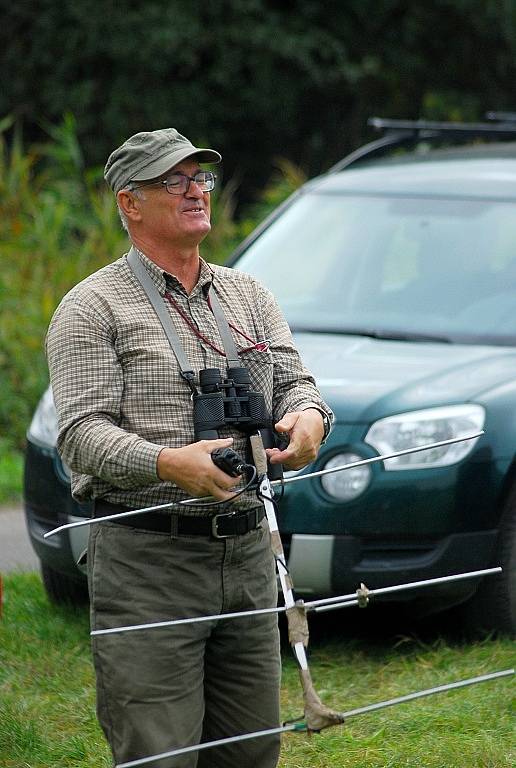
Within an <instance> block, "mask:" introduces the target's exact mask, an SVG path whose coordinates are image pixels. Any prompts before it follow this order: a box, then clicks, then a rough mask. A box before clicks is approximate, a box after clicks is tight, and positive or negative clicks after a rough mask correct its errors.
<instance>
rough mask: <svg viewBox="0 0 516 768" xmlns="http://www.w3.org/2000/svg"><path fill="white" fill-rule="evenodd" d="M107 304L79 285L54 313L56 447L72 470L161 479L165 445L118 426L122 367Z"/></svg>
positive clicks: (113, 479) (117, 478)
mask: <svg viewBox="0 0 516 768" xmlns="http://www.w3.org/2000/svg"><path fill="white" fill-rule="evenodd" d="M115 339H116V331H115V329H114V326H113V324H112V323H110V314H109V307H107V306H106V307H105V312H103V314H101V313H100V312H99V311H98V309H96V308H93V307H92V306H91V305H90V304H89V303H88V302H87V301H86V300H85V299H84V298H82V297H81V296H80V294H79V292H78V291H72V292H71V293H70V294H68V295H67V296H66V297H65V299H63V301H62V303H61V304H60V306H59V307H58V309H57V310H56V313H55V314H54V317H53V318H52V321H51V324H50V327H49V330H48V333H47V339H46V350H47V358H48V365H49V371H50V382H51V385H52V392H53V395H54V401H55V404H56V409H57V416H58V438H57V448H58V451H59V453H60V454H61V456H62V457H63V459H64V460H65V461H66V463H67V464H68V465H69V466H70V468H71V469H72V471H74V472H78V473H81V474H86V475H91V476H94V477H99V478H101V479H103V480H105V481H106V482H108V483H111V484H113V485H114V486H117V487H119V488H125V489H132V488H138V487H141V486H142V485H147V484H155V483H156V482H159V478H158V476H157V469H156V464H157V458H158V455H159V453H160V451H161V450H162V449H163V447H164V446H162V445H156V444H154V443H151V442H149V441H148V440H145V439H143V438H141V437H140V436H139V435H137V434H133V433H130V432H127V431H125V430H124V429H122V428H120V426H119V424H120V421H121V399H122V394H123V388H124V381H123V371H122V368H121V365H120V362H119V360H118V358H117V354H116V349H115Z"/></svg>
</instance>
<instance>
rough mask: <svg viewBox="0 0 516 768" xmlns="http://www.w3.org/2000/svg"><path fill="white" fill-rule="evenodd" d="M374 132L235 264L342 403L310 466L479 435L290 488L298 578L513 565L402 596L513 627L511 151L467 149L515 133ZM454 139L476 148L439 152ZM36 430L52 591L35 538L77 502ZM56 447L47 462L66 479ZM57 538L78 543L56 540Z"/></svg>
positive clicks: (404, 575) (32, 472) (515, 412)
mask: <svg viewBox="0 0 516 768" xmlns="http://www.w3.org/2000/svg"><path fill="white" fill-rule="evenodd" d="M381 127H383V128H384V129H386V132H385V135H384V136H383V137H382V138H381V139H380V140H379V141H377V142H374V143H373V144H372V145H370V146H368V147H366V148H365V149H364V148H363V149H361V150H359V151H358V152H357V153H354V154H353V155H352V156H350V157H349V158H346V159H345V160H344V161H343V162H342V163H340V164H339V165H338V166H337V167H335V168H334V169H332V170H331V171H330V172H328V173H327V174H325V175H324V176H321V177H319V178H317V179H315V180H313V181H311V182H309V183H307V184H306V185H305V186H303V187H302V188H301V189H300V190H299V191H298V192H297V193H296V194H295V195H293V196H292V197H291V198H290V199H289V200H288V201H287V202H286V203H285V204H284V205H282V206H281V207H280V208H279V209H278V210H277V211H276V212H275V213H274V214H273V216H271V217H270V218H269V219H268V220H267V221H266V222H264V224H263V225H262V226H261V227H260V228H259V229H258V230H257V232H255V233H254V234H253V235H252V236H251V237H250V238H249V239H248V240H247V241H246V242H245V243H244V244H243V245H242V246H241V248H240V249H239V250H238V252H237V254H236V255H235V257H234V259H233V260H232V264H233V266H234V267H235V268H237V269H241V270H244V271H246V272H251V273H252V274H254V275H256V276H258V277H259V278H260V279H261V280H262V281H263V282H264V283H265V284H266V285H268V286H269V287H270V288H271V289H272V291H273V292H274V293H275V295H276V296H277V298H278V300H279V302H280V304H281V306H282V308H283V310H284V312H285V314H286V316H287V319H288V321H289V322H290V325H291V327H292V330H293V331H294V334H295V339H296V343H297V345H298V347H299V348H300V350H301V353H302V355H303V357H304V359H305V361H306V362H307V364H308V366H309V367H310V368H311V369H312V371H313V372H314V374H315V376H316V378H317V381H318V384H319V387H320V388H321V390H322V392H323V395H324V397H325V398H326V400H327V401H328V403H330V405H331V406H332V408H333V409H334V411H335V414H336V424H335V427H334V429H333V432H332V434H331V435H330V437H329V439H328V441H327V442H326V444H325V445H324V446H323V448H322V450H321V452H320V456H319V458H318V460H317V462H316V464H314V465H313V466H311V467H309V468H308V469H306V470H304V471H305V472H307V471H309V470H310V469H320V468H324V467H332V466H338V465H341V464H345V463H349V462H352V461H355V460H357V459H359V458H363V457H371V456H375V455H378V454H384V453H392V452H395V451H398V450H401V449H406V448H411V447H415V446H418V445H421V444H424V443H430V442H436V441H440V440H445V439H447V438H451V437H458V436H463V435H467V434H471V433H474V432H478V431H479V430H481V429H484V430H485V435H484V436H483V437H482V438H480V439H479V440H474V441H468V442H464V443H458V444H455V445H451V446H448V447H444V448H441V449H436V450H433V451H429V452H425V453H415V454H412V455H405V456H404V457H402V458H398V459H392V460H389V461H386V462H385V463H384V464H374V465H370V466H367V467H361V468H356V469H354V470H350V471H345V472H339V473H335V474H328V475H326V476H325V477H324V478H322V479H313V480H306V481H303V482H299V483H296V484H292V485H288V486H286V487H285V494H284V498H283V499H282V501H281V504H280V528H281V530H282V533H283V537H284V540H285V544H286V549H287V550H288V555H289V565H290V570H291V572H292V576H293V580H294V584H295V585H296V589H297V592H298V593H299V594H301V595H304V596H308V595H319V596H325V595H332V594H341V593H348V592H351V591H353V590H354V589H356V588H357V586H358V585H359V584H360V582H364V583H365V584H366V585H367V586H368V587H370V588H374V587H381V586H387V585H391V584H397V583H402V582H408V581H414V580H419V579H425V578H430V577H436V576H444V575H448V574H453V573H458V572H463V571H471V570H477V569H481V568H484V567H488V566H491V565H502V566H503V569H504V570H503V574H502V575H500V576H496V577H492V576H491V577H489V578H486V579H484V580H483V581H482V582H479V580H478V579H477V580H469V581H462V582H456V583H453V584H449V585H447V586H446V587H445V586H440V587H439V588H434V589H423V590H419V591H418V592H417V593H416V592H407V593H405V594H404V595H403V599H406V600H410V601H412V606H411V607H412V608H413V609H414V611H418V612H420V613H421V612H426V613H428V612H431V611H437V610H441V609H444V608H446V607H449V606H452V605H459V604H462V611H463V615H464V616H465V617H466V618H468V619H469V620H470V621H473V622H474V623H475V624H476V626H481V625H483V626H486V627H488V628H501V629H504V630H508V631H514V630H515V629H516V473H515V455H516V144H511V143H510V142H508V141H503V142H500V141H497V142H496V143H492V142H488V143H484V144H478V145H474V144H471V142H470V141H469V138H470V137H471V136H474V137H475V138H478V137H482V138H483V139H485V138H488V139H491V138H496V139H500V138H503V139H507V137H515V138H516V123H512V124H501V123H494V124H493V125H487V126H469V127H468V126H449V125H448V126H443V125H439V126H437V125H435V124H421V123H416V124H410V123H402V124H400V123H387V124H385V123H383V124H382V126H381ZM443 139H446V140H448V141H450V140H453V141H456V140H457V139H460V140H461V141H462V142H464V141H466V142H467V143H468V146H461V147H460V148H458V147H453V148H447V149H444V148H432V147H433V145H435V144H436V142H438V141H441V140H443ZM401 147H405V150H406V151H405V152H404V153H403V154H399V155H394V156H392V155H390V156H389V157H386V156H384V155H383V154H380V152H383V151H385V150H386V149H393V148H394V149H399V148H401ZM407 148H408V151H407ZM48 397H49V396H48V395H47V402H46V406H47V410H46V411H45V403H43V404H42V406H41V412H40V416H42V415H43V416H44V415H45V414H46V417H45V418H46V419H47V424H48V419H49V418H50V416H49V414H50V410H49V407H50V406H49V402H48ZM40 422H41V419H40V421H39V422H38V418H37V414H36V417H35V421H34V422H33V430H32V432H33V434H34V435H35V434H36V432H37V433H38V435H39V437H38V439H32V438H31V432H29V448H28V459H27V469H26V478H27V481H26V508H27V514H28V520H29V529H31V531H32V533H33V540H34V541H35V544H36V546H37V550H38V554H39V555H40V557H41V559H42V561H43V562H44V563H45V564H46V565H45V567H46V575H47V584H48V585H49V586H50V588H51V589H54V591H56V590H57V591H58V590H59V585H62V584H63V577H59V579H57V580H54V581H52V580H51V579H50V577H51V576H52V574H53V569H54V568H55V569H56V570H57V571H60V572H61V573H63V572H64V571H65V570H66V568H65V565H64V563H65V561H66V562H69V563H70V578H72V579H73V578H74V576H76V575H77V572H76V571H75V572H74V571H73V569H74V566H73V565H72V564H73V559H72V557H71V555H70V556H69V557H68V560H66V558H64V557H63V552H62V551H61V552H59V553H58V552H57V551H56V542H55V541H53V540H45V541H43V539H42V536H41V533H42V531H43V529H45V527H46V528H47V529H48V527H52V525H54V524H55V521H56V519H57V518H58V519H59V521H60V522H65V521H66V520H67V519H70V516H73V515H78V514H80V511H78V510H77V509H76V508H74V507H73V504H70V502H69V500H68V497H67V499H65V497H64V496H63V494H61V495H60V496H59V499H61V506H63V509H62V510H57V511H56V510H55V508H54V509H53V510H52V513H51V514H50V504H51V503H52V502H51V494H49V483H48V482H47V483H46V484H43V483H42V482H41V480H40V481H39V482H38V483H36V482H35V480H34V478H35V476H36V475H37V472H38V462H39V466H40V473H41V462H42V461H43V455H42V449H41V441H42V439H43V438H42V437H41V435H42V434H43V435H44V433H45V430H44V429H42V428H41V426H42V425H41V423H40ZM47 432H48V430H47ZM45 439H46V440H47V443H49V445H48V446H47V454H46V459H45V461H46V462H47V464H46V465H45V466H47V469H45V470H44V471H45V472H46V473H47V474H48V473H49V472H51V471H52V472H54V471H55V472H56V475H55V478H54V480H53V482H55V483H56V484H58V483H61V486H63V485H64V484H65V483H66V482H67V480H66V476H64V475H63V473H62V472H61V475H59V473H58V472H57V470H56V469H55V468H56V467H57V468H59V467H60V466H61V465H60V463H59V461H58V460H56V459H55V457H54V459H52V458H51V454H52V451H54V452H55V449H54V448H53V446H52V445H50V443H51V440H49V439H48V438H45ZM38 440H39V445H38ZM47 479H48V478H47ZM38 488H39V489H40V490H41V489H42V488H44V489H45V493H44V494H42V493H41V492H38V490H37V489H38ZM43 495H44V496H45V498H43ZM54 498H56V496H55V495H54ZM65 501H66V505H67V506H66V508H65V507H64V504H65ZM46 508H48V509H47V512H48V514H46V513H45V509H46ZM35 510H36V511H37V514H36V512H35ZM45 514H46V517H45ZM52 519H53V522H52ZM35 520H36V521H37V522H38V525H39V528H38V527H37V525H36V524H35V523H34V522H33V521H35ZM42 520H43V521H44V524H42V522H41V521H42ZM79 532H81V535H83V529H78V531H76V533H75V535H76V536H77V535H79ZM47 542H49V543H48V544H47ZM51 544H52V546H53V547H54V550H53V551H52V549H51ZM66 546H68V548H69V549H70V547H71V549H72V550H73V551H79V550H80V548H81V547H80V542H77V541H75V540H71V542H69V541H68V540H66V541H65V539H64V538H63V540H62V547H66ZM45 547H46V549H45ZM58 555H59V556H58ZM52 558H53V559H52ZM52 585H53V586H52ZM397 599H401V598H400V596H399V595H398V598H397Z"/></svg>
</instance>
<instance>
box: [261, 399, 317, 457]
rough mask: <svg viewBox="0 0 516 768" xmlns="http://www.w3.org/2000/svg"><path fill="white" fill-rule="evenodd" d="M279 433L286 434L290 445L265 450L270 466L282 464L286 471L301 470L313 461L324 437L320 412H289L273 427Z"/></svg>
mask: <svg viewBox="0 0 516 768" xmlns="http://www.w3.org/2000/svg"><path fill="white" fill-rule="evenodd" d="M274 429H275V430H276V432H279V433H282V432H283V433H287V434H288V436H289V438H290V443H289V444H288V446H287V447H286V448H285V449H284V450H283V451H280V449H279V448H267V449H266V451H265V452H266V454H267V456H268V458H269V461H270V462H271V464H283V465H284V466H285V468H286V469H301V468H302V467H305V466H306V465H307V464H309V463H310V462H311V461H313V460H314V459H315V458H316V456H317V453H318V451H319V446H320V445H321V441H322V439H323V437H324V422H323V417H322V414H321V413H320V411H318V410H317V409H316V408H307V409H306V410H304V411H290V412H289V413H286V414H285V415H284V416H283V418H282V419H281V420H280V421H278V423H277V424H275V425H274Z"/></svg>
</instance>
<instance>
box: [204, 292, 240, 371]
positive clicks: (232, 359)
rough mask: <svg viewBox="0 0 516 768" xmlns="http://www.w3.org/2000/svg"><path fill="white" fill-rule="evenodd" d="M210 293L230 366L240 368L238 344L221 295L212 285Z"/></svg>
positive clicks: (212, 309) (211, 303)
mask: <svg viewBox="0 0 516 768" xmlns="http://www.w3.org/2000/svg"><path fill="white" fill-rule="evenodd" d="M208 295H209V298H210V305H211V311H212V312H213V316H214V318H215V322H216V323H217V327H218V329H219V333H220V338H221V339H222V346H223V347H224V352H225V353H226V358H227V361H228V368H239V367H240V366H241V365H242V363H241V362H240V358H239V356H238V352H237V348H236V344H235V342H234V340H233V336H232V335H231V330H230V328H229V324H228V321H227V320H226V315H225V314H224V311H223V309H222V307H221V306H220V301H219V297H218V296H217V294H216V292H215V291H214V290H213V289H212V287H210V290H209V294H208Z"/></svg>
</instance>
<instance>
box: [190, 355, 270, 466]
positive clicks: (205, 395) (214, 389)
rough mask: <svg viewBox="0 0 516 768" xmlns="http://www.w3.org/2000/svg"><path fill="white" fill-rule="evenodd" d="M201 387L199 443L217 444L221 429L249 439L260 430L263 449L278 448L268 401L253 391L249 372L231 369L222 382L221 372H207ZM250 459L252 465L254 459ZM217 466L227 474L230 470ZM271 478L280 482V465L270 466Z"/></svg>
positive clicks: (196, 400)
mask: <svg viewBox="0 0 516 768" xmlns="http://www.w3.org/2000/svg"><path fill="white" fill-rule="evenodd" d="M199 387H200V390H201V391H200V392H198V393H197V394H195V395H194V396H193V422H194V434H195V439H196V440H216V439H217V438H218V437H219V432H218V430H219V429H221V428H222V427H226V426H231V427H234V428H235V429H238V430H239V431H241V432H244V433H245V434H246V435H251V434H252V433H253V432H256V431H257V430H259V431H260V434H261V436H262V441H263V446H264V448H274V447H275V446H276V445H277V441H276V438H275V435H274V433H273V431H272V428H271V423H270V417H269V414H268V413H267V408H266V406H265V398H264V396H263V394H262V393H261V392H255V391H254V390H252V389H251V379H250V378H249V371H248V370H247V368H243V367H238V368H228V370H227V376H226V378H222V374H221V372H220V369H219V368H204V369H203V370H201V371H199ZM248 452H249V450H248ZM248 459H249V462H251V461H252V458H251V456H249V457H248ZM216 463H217V462H216ZM218 466H220V467H221V469H224V471H226V472H228V468H227V467H223V466H222V465H221V464H219V465H218ZM228 474H232V472H230V471H229V472H228ZM237 474H239V473H238V472H237ZM268 474H269V478H270V479H271V480H279V479H281V477H282V468H281V465H280V464H276V465H270V464H269V469H268Z"/></svg>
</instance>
